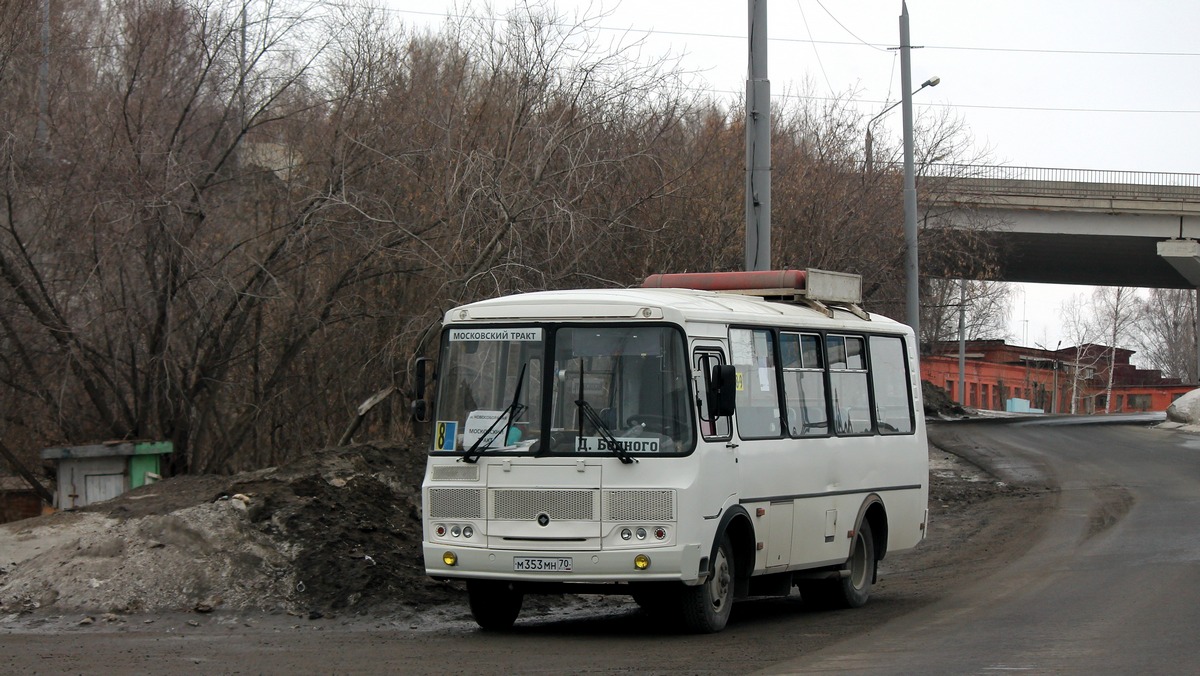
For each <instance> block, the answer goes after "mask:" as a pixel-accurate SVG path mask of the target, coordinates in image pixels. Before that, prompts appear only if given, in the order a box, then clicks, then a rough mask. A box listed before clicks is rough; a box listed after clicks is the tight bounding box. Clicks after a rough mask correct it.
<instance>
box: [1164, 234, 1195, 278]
mask: <svg viewBox="0 0 1200 676" xmlns="http://www.w3.org/2000/svg"><path fill="white" fill-rule="evenodd" d="M1158 255H1159V256H1161V257H1162V258H1163V259H1164V260H1166V261H1167V262H1168V263H1170V264H1171V267H1173V268H1175V269H1176V270H1178V271H1179V274H1181V275H1183V276H1184V278H1186V279H1187V280H1188V281H1189V282H1191V283H1192V284H1193V285H1194V286H1197V287H1200V241H1196V240H1194V239H1168V240H1165V241H1162V242H1159V243H1158Z"/></svg>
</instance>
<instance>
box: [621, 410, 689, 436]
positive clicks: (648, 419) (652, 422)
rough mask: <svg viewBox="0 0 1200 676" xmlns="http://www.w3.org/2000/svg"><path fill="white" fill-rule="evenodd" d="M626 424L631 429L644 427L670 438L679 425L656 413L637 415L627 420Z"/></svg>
mask: <svg viewBox="0 0 1200 676" xmlns="http://www.w3.org/2000/svg"><path fill="white" fill-rule="evenodd" d="M625 424H626V425H627V426H629V427H634V426H635V425H636V426H643V427H645V428H646V429H647V430H649V431H651V432H658V433H661V434H663V435H665V436H668V437H669V436H671V431H672V430H674V429H675V427H676V425H677V423H676V421H675V419H674V418H668V417H667V416H664V415H657V414H655V413H635V414H633V415H631V416H629V417H628V418H626V419H625Z"/></svg>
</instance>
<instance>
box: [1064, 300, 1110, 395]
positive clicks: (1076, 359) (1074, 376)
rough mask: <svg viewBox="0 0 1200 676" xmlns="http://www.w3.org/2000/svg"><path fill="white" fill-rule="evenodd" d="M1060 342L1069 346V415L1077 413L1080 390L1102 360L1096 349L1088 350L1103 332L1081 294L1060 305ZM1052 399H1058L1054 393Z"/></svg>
mask: <svg viewBox="0 0 1200 676" xmlns="http://www.w3.org/2000/svg"><path fill="white" fill-rule="evenodd" d="M1060 310H1061V313H1062V319H1063V322H1062V330H1063V339H1064V340H1066V341H1067V342H1068V343H1069V344H1071V346H1072V347H1071V348H1069V349H1070V358H1069V361H1068V362H1067V363H1068V366H1069V368H1070V372H1069V373H1068V376H1069V378H1070V380H1071V413H1072V414H1075V413H1078V412H1079V401H1080V396H1081V393H1080V389H1081V387H1082V386H1083V385H1084V384H1085V383H1087V382H1088V381H1090V380H1091V379H1092V377H1093V376H1094V374H1095V368H1096V366H1097V364H1099V363H1100V362H1101V361H1102V359H1103V353H1102V352H1101V351H1099V350H1095V349H1089V348H1090V347H1091V346H1092V345H1093V344H1094V343H1096V342H1098V341H1100V340H1102V337H1101V336H1102V335H1103V331H1102V330H1101V328H1100V326H1099V324H1097V322H1096V321H1095V317H1094V314H1093V311H1092V308H1091V307H1090V306H1089V304H1088V302H1087V298H1086V297H1085V296H1084V295H1083V294H1075V295H1073V296H1071V298H1070V299H1068V300H1067V301H1065V302H1063V304H1062V306H1061V308H1060ZM1055 396H1058V395H1057V393H1056V394H1055Z"/></svg>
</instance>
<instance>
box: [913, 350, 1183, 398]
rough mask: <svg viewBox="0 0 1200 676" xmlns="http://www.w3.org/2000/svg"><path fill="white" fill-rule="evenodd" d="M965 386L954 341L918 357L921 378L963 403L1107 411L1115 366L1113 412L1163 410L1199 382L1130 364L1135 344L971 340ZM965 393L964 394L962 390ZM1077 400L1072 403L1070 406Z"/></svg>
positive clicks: (965, 364) (965, 367)
mask: <svg viewBox="0 0 1200 676" xmlns="http://www.w3.org/2000/svg"><path fill="white" fill-rule="evenodd" d="M965 348H966V349H965V360H964V364H963V376H964V381H965V382H964V388H963V389H964V392H962V393H960V392H959V391H958V379H959V373H958V343H957V342H946V343H941V344H939V345H937V346H935V349H934V353H933V354H932V355H927V356H924V357H922V358H921V378H922V379H923V380H927V381H929V382H931V383H933V384H934V385H937V386H938V387H941V388H944V389H945V390H946V391H947V392H949V393H950V396H951V397H952V398H953V399H954V400H955V401H958V402H960V403H962V404H963V405H964V406H968V407H970V408H976V409H986V410H994V411H1017V412H1020V411H1024V410H1030V411H1041V412H1045V413H1104V412H1105V408H1106V406H1105V404H1106V401H1107V396H1106V390H1107V387H1108V373H1109V371H1110V370H1112V372H1113V389H1112V397H1113V405H1112V407H1111V411H1112V412H1113V413H1124V412H1135V411H1165V410H1167V406H1169V405H1170V404H1171V402H1173V401H1175V400H1176V399H1178V398H1179V397H1180V396H1182V395H1183V394H1185V393H1187V392H1190V391H1191V390H1193V389H1195V388H1196V385H1195V384H1185V383H1182V382H1180V380H1179V379H1178V378H1164V377H1163V376H1162V372H1161V371H1158V370H1152V369H1139V368H1137V367H1136V366H1134V365H1133V364H1131V363H1130V362H1129V358H1130V357H1131V356H1132V355H1133V353H1134V352H1133V350H1126V349H1123V348H1117V349H1116V353H1115V358H1114V355H1113V351H1112V349H1111V348H1109V347H1107V346H1105V345H1094V344H1090V343H1089V344H1086V345H1081V346H1078V347H1068V348H1063V349H1060V350H1043V349H1039V348H1033V347H1020V346H1017V345H1009V344H1007V343H1005V342H1004V341H1001V340H971V341H967V343H966V346H965ZM960 395H965V396H960ZM1072 404H1074V406H1072Z"/></svg>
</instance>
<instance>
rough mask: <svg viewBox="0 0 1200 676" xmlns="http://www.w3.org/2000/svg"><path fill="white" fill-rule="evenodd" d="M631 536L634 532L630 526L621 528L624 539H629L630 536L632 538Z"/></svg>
mask: <svg viewBox="0 0 1200 676" xmlns="http://www.w3.org/2000/svg"><path fill="white" fill-rule="evenodd" d="M631 537H633V532H632V531H630V530H629V529H628V528H622V529H621V539H622V540H628V539H629V538H631Z"/></svg>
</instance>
